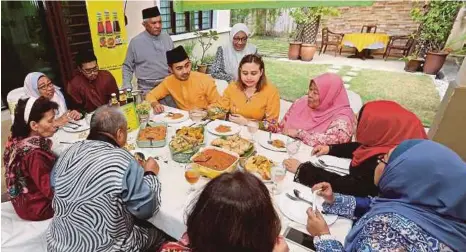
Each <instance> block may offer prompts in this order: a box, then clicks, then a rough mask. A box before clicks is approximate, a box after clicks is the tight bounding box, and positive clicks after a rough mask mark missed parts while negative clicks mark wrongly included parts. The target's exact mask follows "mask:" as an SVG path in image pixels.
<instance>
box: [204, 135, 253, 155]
mask: <svg viewBox="0 0 466 252" xmlns="http://www.w3.org/2000/svg"><path fill="white" fill-rule="evenodd" d="M211 144H212V145H213V146H217V147H220V148H222V149H225V150H229V151H233V152H235V153H238V155H240V156H242V155H244V154H245V153H246V152H248V151H249V150H251V147H252V146H253V145H252V143H251V142H249V141H248V140H246V139H244V138H241V137H239V136H238V135H233V136H228V137H221V138H217V139H215V140H213V141H212V143H211Z"/></svg>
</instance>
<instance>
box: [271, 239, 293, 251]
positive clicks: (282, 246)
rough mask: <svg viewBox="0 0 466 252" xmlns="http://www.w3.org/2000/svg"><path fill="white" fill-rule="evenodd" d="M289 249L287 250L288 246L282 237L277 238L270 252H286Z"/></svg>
mask: <svg viewBox="0 0 466 252" xmlns="http://www.w3.org/2000/svg"><path fill="white" fill-rule="evenodd" d="M288 251H290V249H289V248H288V244H287V243H286V241H285V238H284V237H283V236H278V237H277V240H276V241H275V246H274V247H273V250H272V252H288Z"/></svg>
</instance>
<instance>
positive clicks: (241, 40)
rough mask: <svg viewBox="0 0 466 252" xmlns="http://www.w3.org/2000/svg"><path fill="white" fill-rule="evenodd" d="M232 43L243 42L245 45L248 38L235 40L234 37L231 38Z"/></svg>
mask: <svg viewBox="0 0 466 252" xmlns="http://www.w3.org/2000/svg"><path fill="white" fill-rule="evenodd" d="M233 41H235V42H243V43H246V42H248V37H243V38H235V37H233Z"/></svg>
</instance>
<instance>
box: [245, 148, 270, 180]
mask: <svg viewBox="0 0 466 252" xmlns="http://www.w3.org/2000/svg"><path fill="white" fill-rule="evenodd" d="M274 165H275V164H274V163H273V161H272V160H270V159H268V158H266V157H264V156H262V155H256V156H252V157H249V158H248V159H247V160H246V163H245V164H244V166H243V168H244V169H245V170H246V171H248V172H250V173H253V174H254V175H256V176H258V177H259V178H260V179H262V181H264V182H272V180H271V179H272V167H273V166H274Z"/></svg>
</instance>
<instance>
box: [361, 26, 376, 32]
mask: <svg viewBox="0 0 466 252" xmlns="http://www.w3.org/2000/svg"><path fill="white" fill-rule="evenodd" d="M372 29H373V30H372ZM371 31H373V32H372V33H376V32H377V25H363V26H362V27H361V33H371Z"/></svg>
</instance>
